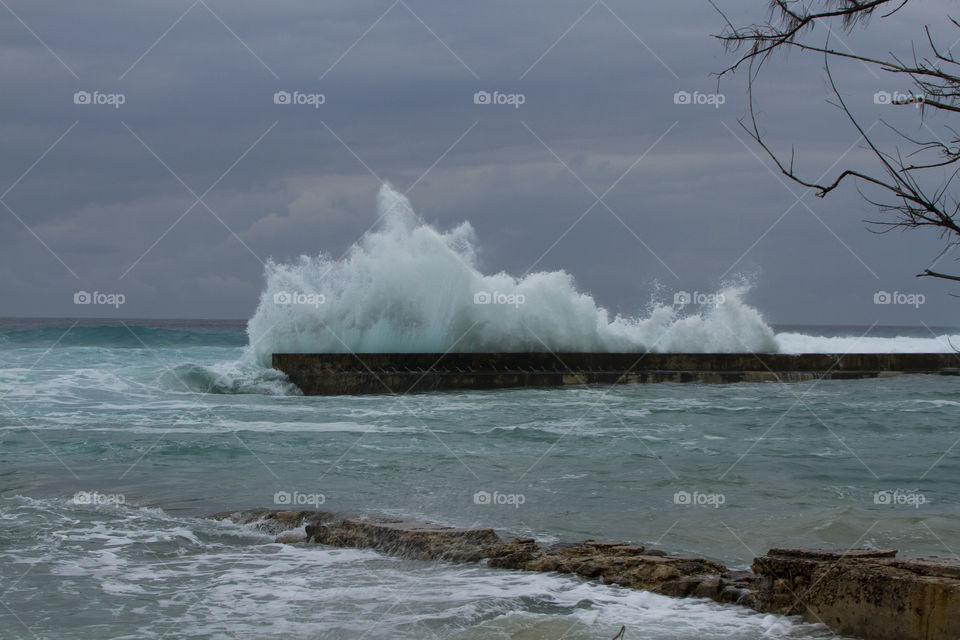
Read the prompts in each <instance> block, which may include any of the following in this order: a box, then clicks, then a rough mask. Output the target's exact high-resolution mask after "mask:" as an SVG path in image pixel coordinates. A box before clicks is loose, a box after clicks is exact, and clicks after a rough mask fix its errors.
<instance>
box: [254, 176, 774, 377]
mask: <svg viewBox="0 0 960 640" xmlns="http://www.w3.org/2000/svg"><path fill="white" fill-rule="evenodd" d="M378 212H379V215H380V222H379V224H378V227H377V229H376V230H374V231H373V232H371V233H368V234H367V235H366V236H365V237H364V238H363V239H362V240H361V241H360V242H359V243H358V244H357V245H355V246H354V247H353V248H352V249H351V250H350V251H349V252H348V253H347V255H346V256H344V257H343V258H342V259H339V260H337V259H334V258H333V257H331V256H329V255H326V254H321V255H318V256H301V257H300V258H299V260H297V261H295V262H293V263H291V264H281V263H276V262H269V263H268V264H267V270H266V287H265V289H264V291H263V293H262V295H261V298H260V304H259V306H258V308H257V311H256V313H255V314H254V316H253V318H251V319H250V322H249V324H248V327H247V332H248V334H249V336H250V344H251V348H250V349H251V350H250V356H251V357H253V358H255V359H256V361H258V362H259V363H260V364H262V365H268V364H269V361H270V355H271V354H272V353H277V352H294V353H297V352H305V353H309V352H316V353H320V352H336V353H343V352H349V351H354V352H358V353H360V352H368V353H369V352H385V353H390V352H445V351H447V350H453V351H462V352H476V351H545V350H547V349H549V350H553V351H623V352H641V351H646V350H648V349H651V350H656V351H665V352H738V351H755V352H771V351H775V350H776V349H777V343H776V341H775V339H774V333H773V330H772V329H771V328H770V327H769V326H768V325H767V324H766V323H765V322H764V319H763V317H762V315H761V314H760V312H759V311H757V310H756V309H754V308H753V307H750V306H748V305H747V304H745V303H744V302H743V296H744V294H745V293H746V292H747V289H748V287H747V286H746V285H742V284H738V285H731V286H727V287H725V288H724V289H722V291H720V292H718V293H721V294H722V295H723V298H722V300H723V302H722V303H721V304H719V305H709V306H704V307H701V306H699V305H698V306H696V307H695V309H696V311H698V312H692V313H686V314H685V313H684V312H682V311H681V309H680V308H678V307H675V306H669V305H656V306H654V307H653V309H652V310H651V312H650V313H649V315H648V316H647V317H644V318H630V317H624V316H619V315H618V316H615V317H611V315H610V313H609V312H608V311H607V310H606V309H604V308H603V307H601V306H599V305H598V304H597V302H596V301H595V300H594V299H593V298H592V297H591V296H590V295H589V294H586V293H582V292H581V291H579V290H578V289H577V287H576V285H575V283H574V280H573V277H572V276H571V275H570V274H568V273H566V272H565V271H550V272H545V271H544V272H536V273H530V274H528V275H525V276H521V277H515V276H512V275H509V274H507V273H496V274H484V273H482V272H481V271H480V270H479V269H478V267H477V264H476V254H477V251H476V240H475V236H474V232H473V229H472V227H471V226H470V224H469V223H466V222H464V223H462V224H460V225H459V226H457V227H455V228H454V229H452V230H450V231H447V232H441V231H438V230H437V229H435V228H433V227H432V226H430V225H428V224H426V223H424V222H423V221H422V220H420V219H419V218H418V217H417V215H416V214H415V213H414V211H413V209H412V207H411V206H410V202H409V201H408V200H407V198H405V197H404V196H403V195H401V194H400V193H398V192H396V191H395V190H393V189H392V188H391V187H390V186H389V185H384V186H383V187H382V188H381V190H380V194H379V199H378ZM687 308H689V307H687Z"/></svg>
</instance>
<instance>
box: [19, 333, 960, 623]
mask: <svg viewBox="0 0 960 640" xmlns="http://www.w3.org/2000/svg"><path fill="white" fill-rule="evenodd" d="M246 329H247V323H246V322H243V321H189V320H162V321H146V320H133V319H131V320H119V321H118V320H89V319H88V320H82V321H78V320H57V319H6V320H3V321H0V523H2V524H0V637H2V638H24V639H27V638H53V637H56V638H59V639H67V638H131V639H132V638H464V639H467V638H471V639H473V638H477V639H479V638H490V639H493V638H517V639H519V638H530V639H533V638H612V637H613V636H614V635H615V634H616V633H617V632H618V630H619V629H620V627H621V626H625V627H626V632H625V636H624V637H626V638H637V639H639V638H644V639H660V638H663V639H666V638H689V639H694V638H696V639H698V640H703V639H705V638H742V639H748V638H825V637H834V636H833V634H832V633H831V632H829V631H828V630H826V629H825V628H823V627H822V626H820V625H816V624H806V623H804V622H802V621H800V620H798V619H795V618H784V617H780V616H772V615H762V614H757V613H751V612H749V611H746V610H742V609H740V608H738V607H734V606H723V605H719V604H715V603H713V602H710V601H705V600H696V599H684V600H678V599H671V598H667V597H663V596H659V595H655V594H651V593H646V592H642V591H634V590H630V589H623V588H620V587H616V586H608V585H602V584H598V583H594V582H589V581H585V580H583V579H580V578H578V577H572V576H569V575H560V574H536V573H525V572H514V571H506V570H498V569H490V568H487V567H484V566H480V565H456V564H444V563H433V562H421V561H416V560H410V559H404V558H399V557H392V556H386V555H381V554H379V553H377V552H375V551H370V550H353V549H339V548H328V547H324V546H321V545H312V544H277V543H274V542H273V540H272V538H271V537H270V536H268V535H265V534H263V533H260V532H259V531H257V530H256V529H255V528H254V527H252V526H240V525H236V524H233V523H230V522H225V521H216V520H211V519H208V518H205V517H204V516H206V515H208V514H211V513H215V512H220V511H225V510H240V509H250V508H254V507H268V508H303V509H313V508H319V509H323V510H326V511H334V512H343V513H348V514H358V515H369V516H387V517H397V518H405V519H407V518H409V519H417V520H428V521H432V522H438V523H444V524H449V525H456V526H489V527H494V528H495V529H496V530H497V531H498V533H500V535H501V536H502V537H504V538H508V539H509V537H511V536H514V535H522V536H532V537H535V538H537V539H538V540H539V541H542V542H553V541H578V540H582V539H585V538H595V539H607V540H614V539H616V540H624V541H631V542H635V543H639V544H644V545H647V546H648V547H655V548H659V549H663V550H665V551H668V552H676V553H684V554H697V555H701V556H703V557H706V558H709V559H711V560H715V561H720V562H722V563H724V564H726V565H727V566H728V567H731V568H745V567H747V566H749V564H750V562H751V560H752V558H754V557H755V556H757V555H761V554H762V553H764V552H765V551H766V550H767V549H768V548H771V547H783V546H810V547H841V548H845V547H851V546H876V547H895V548H898V549H900V550H901V555H925V554H936V555H953V553H954V551H953V550H954V549H957V546H958V545H957V543H958V541H960V518H958V515H960V513H958V507H957V505H958V504H960V486H958V484H957V482H956V479H957V477H960V445H958V439H960V429H958V424H960V421H958V415H960V397H958V394H957V389H958V387H957V378H953V377H942V376H926V375H907V376H900V377H894V378H887V379H873V380H824V381H819V382H817V381H811V382H801V383H791V384H779V383H776V382H767V383H742V384H726V385H713V384H700V383H686V384H672V383H663V384H651V385H621V386H613V387H608V386H595V387H587V388H582V389H550V390H533V389H521V390H499V391H463V392H446V393H422V394H411V395H407V396H389V395H371V396H344V397H304V396H302V395H299V394H298V393H297V391H296V389H295V388H293V387H291V386H290V385H289V383H287V382H286V381H285V380H284V379H283V377H282V375H280V374H278V373H276V372H273V371H271V370H268V369H265V368H260V367H257V366H256V365H252V364H249V363H246V364H245V355H246V354H247V353H248V352H249V342H250V338H249V336H248V334H247V331H246ZM774 329H775V334H774V335H775V337H776V339H777V340H780V341H782V343H783V345H784V346H789V345H791V344H793V345H802V346H803V347H804V348H805V349H810V348H811V345H813V346H816V345H818V344H820V345H822V346H824V347H828V348H829V349H830V350H831V351H835V350H836V349H835V347H837V346H838V345H840V346H845V347H847V348H850V347H852V346H853V345H855V344H857V343H858V341H860V340H865V341H866V342H867V344H869V345H870V348H871V349H877V348H878V345H879V346H886V347H888V348H889V349H890V350H895V349H897V348H903V347H904V346H905V345H906V346H909V347H916V348H917V349H918V350H942V346H943V343H944V341H945V340H946V337H945V336H947V335H951V334H950V332H948V331H946V330H941V329H937V330H935V333H937V334H938V335H940V336H944V337H942V338H934V337H932V336H931V334H930V330H929V329H927V328H925V327H922V328H906V327H887V328H883V329H878V328H876V327H874V328H872V329H871V328H869V327H784V328H780V327H777V328H774ZM954 343H955V344H956V343H957V342H956V341H954ZM920 347H923V349H920ZM957 550H960V549H957Z"/></svg>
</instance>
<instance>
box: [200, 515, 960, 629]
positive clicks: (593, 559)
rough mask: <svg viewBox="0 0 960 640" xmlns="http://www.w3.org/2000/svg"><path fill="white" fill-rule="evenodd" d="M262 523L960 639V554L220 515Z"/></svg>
mask: <svg viewBox="0 0 960 640" xmlns="http://www.w3.org/2000/svg"><path fill="white" fill-rule="evenodd" d="M212 517H214V518H218V519H230V520H232V521H234V522H238V523H249V524H254V525H255V526H256V527H258V528H259V529H261V530H262V531H264V532H267V533H269V534H271V535H275V536H276V540H277V541H278V542H315V543H321V544H327V545H331V546H338V547H353V548H363V549H376V550H378V551H382V552H384V553H391V554H396V555H402V556H405V557H410V558H417V559H423V560H444V561H449V562H480V561H483V562H486V563H487V564H488V565H489V566H491V567H500V568H505V569H516V570H522V571H557V572H561V573H572V574H576V575H579V576H582V577H584V578H587V579H591V580H597V581H599V582H602V583H604V584H616V585H620V586H623V587H629V588H634V589H645V590H648V591H653V592H655V593H661V594H663V595H668V596H675V597H696V598H710V599H712V600H716V601H717V602H724V603H731V604H734V603H735V604H739V605H742V606H746V607H750V608H752V609H756V610H757V611H761V612H765V613H776V614H782V615H801V616H803V617H804V619H806V620H807V621H808V622H821V623H823V624H826V625H827V626H829V627H831V628H832V629H834V630H835V631H838V632H840V633H844V634H847V635H851V636H858V637H861V638H865V639H866V640H958V639H960V560H957V559H950V558H938V557H926V558H897V557H896V550H893V549H880V550H877V549H849V550H841V551H837V550H823V549H771V550H770V551H769V552H767V554H766V555H764V556H762V557H760V558H756V559H755V560H754V561H753V564H752V565H751V569H752V571H746V570H741V571H728V570H727V569H726V568H725V567H724V566H723V565H721V564H718V563H715V562H711V561H709V560H705V559H703V558H696V557H688V556H674V555H669V554H667V553H665V552H663V551H659V550H656V549H647V548H645V547H644V546H642V545H634V544H630V543H627V542H618V541H598V540H585V541H584V542H579V543H561V544H554V545H549V546H546V547H542V546H540V545H538V544H537V542H536V541H535V540H533V539H532V538H514V539H513V540H511V541H510V542H504V541H503V540H502V539H501V538H500V537H499V536H498V535H497V534H496V533H495V532H494V530H493V529H489V528H474V529H457V528H454V527H446V526H442V525H437V524H432V523H426V522H406V521H402V520H389V519H369V518H353V517H342V516H335V515H334V514H330V513H327V512H322V511H274V510H268V509H253V510H250V511H238V512H225V513H219V514H215V515H214V516H212Z"/></svg>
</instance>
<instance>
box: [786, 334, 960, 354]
mask: <svg viewBox="0 0 960 640" xmlns="http://www.w3.org/2000/svg"><path fill="white" fill-rule="evenodd" d="M776 342H777V346H778V347H779V350H780V351H781V352H783V353H950V352H951V351H954V348H955V347H960V335H934V334H932V333H931V334H930V336H929V337H927V338H917V337H910V336H897V337H885V338H881V337H873V336H865V337H858V336H815V335H807V334H803V333H792V332H785V333H778V334H777V335H776ZM951 343H952V345H953V346H951Z"/></svg>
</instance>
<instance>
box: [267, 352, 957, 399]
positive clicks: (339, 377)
mask: <svg viewBox="0 0 960 640" xmlns="http://www.w3.org/2000/svg"><path fill="white" fill-rule="evenodd" d="M956 364H957V363H956V359H955V356H954V354H944V353H851V354H846V355H833V354H816V353H808V354H799V355H790V354H752V353H646V354H644V353H558V354H552V353H448V354H441V353H376V354H374V353H364V354H340V353H275V354H273V367H274V368H275V369H279V370H280V371H282V372H283V373H285V374H286V375H287V377H288V378H289V379H290V381H291V382H293V383H294V384H295V385H297V387H299V388H300V390H301V391H303V393H304V394H306V395H338V394H358V393H408V392H411V391H438V390H447V389H502V388H511V387H559V386H566V385H583V384H598V383H603V384H614V383H638V382H693V381H699V382H761V381H778V380H780V381H799V380H809V379H814V378H873V377H883V376H892V375H899V374H902V373H928V374H942V375H956V374H957V373H958V371H957V367H956Z"/></svg>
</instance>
